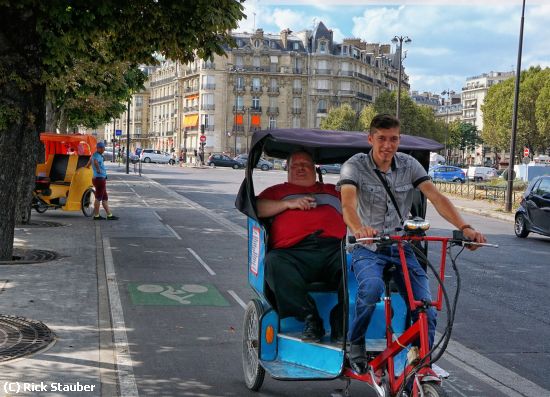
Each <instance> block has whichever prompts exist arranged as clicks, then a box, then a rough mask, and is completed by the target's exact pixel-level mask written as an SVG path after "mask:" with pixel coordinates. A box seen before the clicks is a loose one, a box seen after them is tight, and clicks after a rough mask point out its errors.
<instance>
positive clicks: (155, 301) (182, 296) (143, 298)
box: [128, 283, 229, 306]
mask: <svg viewBox="0 0 550 397" xmlns="http://www.w3.org/2000/svg"><path fill="white" fill-rule="evenodd" d="M128 292H129V294H130V299H131V300H132V303H133V304H134V305H143V306H147V305H154V306H193V305H195V306H229V302H227V300H226V299H225V298H224V297H223V296H222V294H221V293H220V292H219V291H218V290H217V289H216V287H215V286H214V285H212V284H203V285H200V284H168V283H157V284H149V283H128Z"/></svg>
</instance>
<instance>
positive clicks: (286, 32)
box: [281, 28, 292, 49]
mask: <svg viewBox="0 0 550 397" xmlns="http://www.w3.org/2000/svg"><path fill="white" fill-rule="evenodd" d="M290 33H292V30H290V29H288V28H287V29H283V30H281V41H282V42H283V48H285V49H286V48H287V43H288V35H289V34H290Z"/></svg>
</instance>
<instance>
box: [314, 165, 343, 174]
mask: <svg viewBox="0 0 550 397" xmlns="http://www.w3.org/2000/svg"><path fill="white" fill-rule="evenodd" d="M340 168H342V164H322V165H320V166H319V170H320V171H321V174H323V175H324V174H339V173H340Z"/></svg>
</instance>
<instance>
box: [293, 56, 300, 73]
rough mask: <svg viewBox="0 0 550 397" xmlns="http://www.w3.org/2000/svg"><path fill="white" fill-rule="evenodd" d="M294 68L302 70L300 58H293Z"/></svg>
mask: <svg viewBox="0 0 550 397" xmlns="http://www.w3.org/2000/svg"><path fill="white" fill-rule="evenodd" d="M294 69H296V71H297V72H301V71H302V60H301V59H300V58H294Z"/></svg>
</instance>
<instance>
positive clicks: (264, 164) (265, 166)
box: [234, 154, 273, 171]
mask: <svg viewBox="0 0 550 397" xmlns="http://www.w3.org/2000/svg"><path fill="white" fill-rule="evenodd" d="M234 160H235V161H238V162H239V163H241V164H242V165H243V168H244V167H246V164H247V163H248V154H239V155H238V156H236V157H235V158H234ZM256 168H259V169H261V170H262V171H269V170H272V169H273V163H272V162H271V161H268V160H266V159H264V158H260V160H258V164H256Z"/></svg>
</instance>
